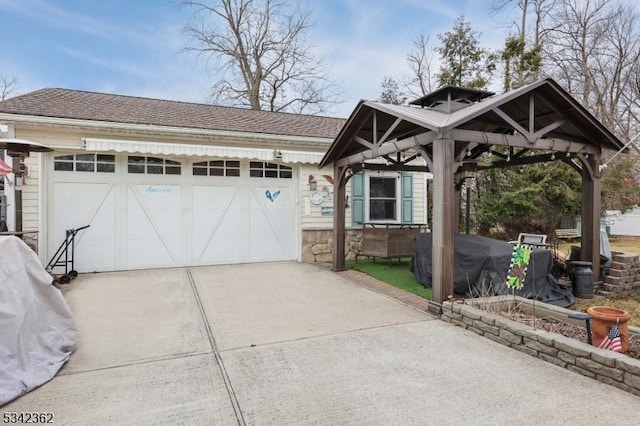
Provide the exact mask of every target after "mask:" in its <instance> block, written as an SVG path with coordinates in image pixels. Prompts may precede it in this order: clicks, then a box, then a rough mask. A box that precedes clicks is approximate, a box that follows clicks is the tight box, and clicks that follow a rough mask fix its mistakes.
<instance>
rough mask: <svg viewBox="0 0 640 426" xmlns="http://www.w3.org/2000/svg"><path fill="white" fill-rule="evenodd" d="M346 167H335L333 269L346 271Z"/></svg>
mask: <svg viewBox="0 0 640 426" xmlns="http://www.w3.org/2000/svg"><path fill="white" fill-rule="evenodd" d="M346 171H347V168H346V167H338V166H335V165H334V167H333V180H334V183H335V186H334V194H333V270H334V271H344V270H345V269H346V265H345V244H344V240H345V236H346V223H345V219H346V199H345V197H346V195H347V191H346V186H347V179H346V178H345V174H346Z"/></svg>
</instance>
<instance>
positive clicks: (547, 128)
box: [533, 118, 567, 141]
mask: <svg viewBox="0 0 640 426" xmlns="http://www.w3.org/2000/svg"><path fill="white" fill-rule="evenodd" d="M566 122H567V120H565V119H564V118H561V119H560V120H557V121H554V122H553V123H551V124H549V125H548V126H544V127H543V128H542V129H540V130H538V131H537V132H535V133H534V134H533V140H536V141H537V140H538V139H540V138H542V137H543V136H544V135H546V134H547V133H549V132H551V131H552V130H555V129H557V128H558V127H560V126H562V125H563V124H564V123H566Z"/></svg>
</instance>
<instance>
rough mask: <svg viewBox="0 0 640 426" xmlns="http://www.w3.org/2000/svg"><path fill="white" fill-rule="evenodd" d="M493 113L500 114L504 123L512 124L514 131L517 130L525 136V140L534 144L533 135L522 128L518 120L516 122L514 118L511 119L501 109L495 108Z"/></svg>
mask: <svg viewBox="0 0 640 426" xmlns="http://www.w3.org/2000/svg"><path fill="white" fill-rule="evenodd" d="M492 111H493V112H495V113H496V114H498V115H499V116H500V118H502V119H503V120H504V121H506V122H507V123H508V124H511V126H513V128H514V129H516V130H517V131H518V132H520V133H521V134H522V136H524V138H525V139H526V140H528V141H529V142H533V141H532V140H531V135H530V134H529V132H528V131H527V129H525V128H524V127H522V126H521V125H520V123H518V122H517V121H516V120H514V119H513V118H511V117H510V116H509V115H507V113H506V112H504V111H502V110H501V109H500V107H495V108H494V109H493V110H492Z"/></svg>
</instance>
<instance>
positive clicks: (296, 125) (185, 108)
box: [0, 88, 346, 139]
mask: <svg viewBox="0 0 640 426" xmlns="http://www.w3.org/2000/svg"><path fill="white" fill-rule="evenodd" d="M0 113H7V114H19V115H32V116H40V117H53V118H65V119H78V120H93V121H104V122H113V123H128V124H142V125H154V126H169V127H182V128H192V129H206V130H222V131H231V132H247V133H266V134H273V135H285V136H301V137H318V138H331V139H333V138H335V137H336V135H337V134H338V132H339V131H340V129H341V128H342V126H343V125H344V123H345V121H346V120H344V119H342V118H333V117H320V116H313V115H301V114H289V113H277V112H268V111H254V110H250V109H242V108H232V107H222V106H214V105H206V104H195V103H188V102H179V101H168V100H161V99H150V98H141V97H134V96H123V95H113V94H108V93H95V92H85V91H80V90H69V89H58V88H47V89H41V90H37V91H35V92H31V93H27V94H24V95H21V96H16V97H14V98H10V99H7V100H5V101H3V102H0Z"/></svg>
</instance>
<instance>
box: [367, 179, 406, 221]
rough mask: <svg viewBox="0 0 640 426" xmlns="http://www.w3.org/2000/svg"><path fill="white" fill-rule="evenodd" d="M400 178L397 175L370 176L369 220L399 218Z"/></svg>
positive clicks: (395, 219)
mask: <svg viewBox="0 0 640 426" xmlns="http://www.w3.org/2000/svg"><path fill="white" fill-rule="evenodd" d="M398 180H399V179H397V178H395V177H378V176H369V203H368V206H369V220H370V221H389V222H395V221H397V220H398V209H397V206H398V202H397V193H398V192H399V191H398Z"/></svg>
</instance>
